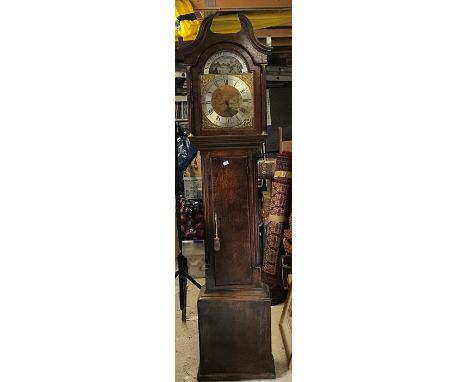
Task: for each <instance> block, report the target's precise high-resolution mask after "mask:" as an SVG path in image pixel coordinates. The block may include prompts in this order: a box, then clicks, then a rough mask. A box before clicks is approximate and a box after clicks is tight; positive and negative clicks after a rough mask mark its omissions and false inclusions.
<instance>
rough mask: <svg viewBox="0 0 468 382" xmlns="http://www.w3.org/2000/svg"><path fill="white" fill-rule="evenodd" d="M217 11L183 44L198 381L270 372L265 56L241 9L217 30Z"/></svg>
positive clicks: (270, 375)
mask: <svg viewBox="0 0 468 382" xmlns="http://www.w3.org/2000/svg"><path fill="white" fill-rule="evenodd" d="M213 18H214V15H211V16H208V17H206V18H205V20H204V21H203V23H202V25H201V27H200V31H199V33H198V35H197V38H196V40H195V41H194V42H193V43H191V44H189V45H184V46H182V47H180V48H179V49H180V51H181V53H182V55H183V57H184V63H185V65H186V68H187V78H188V100H189V121H190V128H191V135H190V140H191V142H193V143H194V144H196V145H197V146H198V147H199V149H200V154H201V158H202V170H203V199H204V207H205V212H204V213H205V263H206V268H205V274H206V285H205V286H204V287H203V288H202V289H201V290H200V295H199V298H198V303H197V307H198V322H199V344H200V365H199V371H198V380H200V381H219V380H239V379H260V378H275V368H274V362H273V356H272V353H271V311H270V297H269V291H268V288H267V287H266V286H265V285H264V284H263V283H262V280H261V253H260V250H259V248H260V246H259V235H258V213H257V211H258V205H257V191H256V189H257V152H258V149H259V146H260V145H261V143H262V142H264V141H265V139H266V64H267V54H268V52H269V51H270V50H271V48H270V47H268V46H265V45H263V44H261V43H259V42H258V40H257V39H256V38H255V36H254V34H253V29H252V25H251V24H250V22H249V20H248V19H247V17H245V16H244V15H242V14H239V21H240V24H241V30H240V31H239V32H238V33H232V34H216V33H213V32H212V31H211V29H210V26H211V23H212V21H213Z"/></svg>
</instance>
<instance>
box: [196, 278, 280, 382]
mask: <svg viewBox="0 0 468 382" xmlns="http://www.w3.org/2000/svg"><path fill="white" fill-rule="evenodd" d="M197 305H198V325H199V336H200V338H199V339H200V341H199V342H200V366H199V370H198V380H199V381H235V380H242V379H274V378H276V376H275V364H274V360H273V356H272V353H271V308H270V299H269V295H268V289H267V288H266V286H265V285H264V286H263V288H262V289H250V290H244V291H236V292H235V293H233V291H226V293H223V292H222V291H216V292H215V293H212V294H210V293H207V292H206V290H205V288H202V289H201V290H200V295H199V298H198V304H197Z"/></svg>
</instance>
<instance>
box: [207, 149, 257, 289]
mask: <svg viewBox="0 0 468 382" xmlns="http://www.w3.org/2000/svg"><path fill="white" fill-rule="evenodd" d="M210 162H211V166H210V170H211V171H210V172H211V174H210V175H211V190H212V194H211V198H212V199H211V200H212V202H213V209H212V210H213V213H216V214H217V217H218V236H219V238H220V243H221V248H220V250H219V251H217V252H213V253H214V259H215V261H214V268H215V283H216V285H217V286H222V285H245V284H250V283H251V282H252V266H251V250H252V248H251V237H250V235H251V233H250V232H251V231H250V227H251V221H250V208H249V205H250V200H249V178H250V177H249V176H248V171H249V169H248V163H249V157H248V156H247V155H245V156H234V155H228V156H212V157H211V161H210Z"/></svg>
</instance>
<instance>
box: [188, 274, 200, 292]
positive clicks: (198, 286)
mask: <svg viewBox="0 0 468 382" xmlns="http://www.w3.org/2000/svg"><path fill="white" fill-rule="evenodd" d="M185 277H187V278H188V279H189V280H190V281H191V282H192V283H193V284H194V285H195V286H196V287H197V288H198V289H200V288H201V285H200V284H199V283H197V281H196V280H195V279H194V278H193V277H192V276H190V275H189V274H188V273H187V274H186V275H185Z"/></svg>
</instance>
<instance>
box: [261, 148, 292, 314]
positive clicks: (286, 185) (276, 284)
mask: <svg viewBox="0 0 468 382" xmlns="http://www.w3.org/2000/svg"><path fill="white" fill-rule="evenodd" d="M291 177H292V154H291V153H289V152H283V153H280V154H278V157H277V160H276V168H275V177H274V179H273V182H272V192H271V205H270V215H269V217H268V220H269V221H268V226H267V230H266V243H265V250H264V253H263V266H262V280H263V282H264V283H265V284H267V285H268V287H269V289H270V298H271V303H272V305H276V304H279V303H280V302H282V301H283V299H284V297H285V296H286V293H285V289H284V285H283V277H282V261H281V257H282V255H283V253H284V247H283V230H284V228H285V225H287V220H288V216H289V213H290V209H291Z"/></svg>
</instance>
